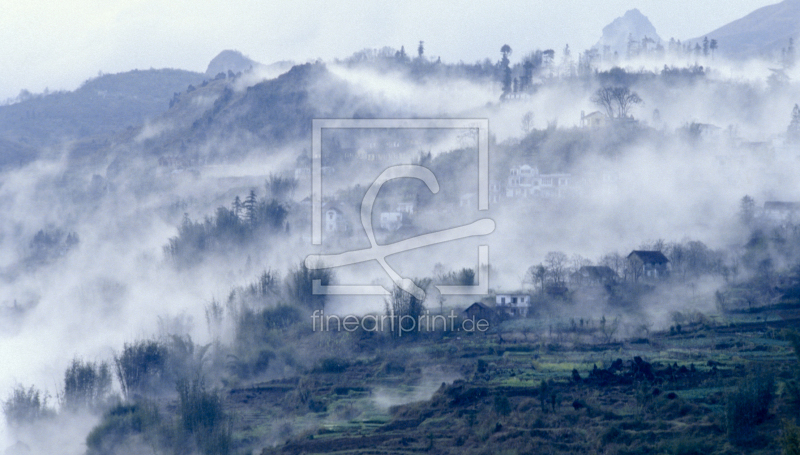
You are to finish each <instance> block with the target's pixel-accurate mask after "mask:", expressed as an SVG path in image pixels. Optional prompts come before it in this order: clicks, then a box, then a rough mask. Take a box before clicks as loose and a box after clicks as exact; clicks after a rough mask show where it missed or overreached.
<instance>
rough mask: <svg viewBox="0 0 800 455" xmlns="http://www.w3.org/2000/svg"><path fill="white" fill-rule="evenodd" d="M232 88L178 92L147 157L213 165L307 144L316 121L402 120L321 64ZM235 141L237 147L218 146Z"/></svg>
mask: <svg viewBox="0 0 800 455" xmlns="http://www.w3.org/2000/svg"><path fill="white" fill-rule="evenodd" d="M242 77H246V75H245V76H242ZM234 85H235V80H234V81H232V80H231V79H219V80H212V81H210V82H209V83H208V84H204V85H202V86H199V87H197V89H196V90H192V91H189V92H187V91H184V92H182V93H181V94H180V95H179V96H177V97H176V98H175V102H174V103H173V106H172V107H171V108H170V109H169V110H168V111H167V112H165V113H164V114H163V115H161V116H159V117H158V118H157V119H155V120H154V122H155V123H156V124H159V123H161V124H165V125H170V128H168V129H165V130H164V131H162V132H160V133H158V134H156V135H154V136H153V137H151V138H148V139H147V140H145V141H144V142H142V146H143V147H145V149H146V151H145V153H146V154H148V155H155V156H178V157H185V158H188V159H200V160H203V161H208V162H214V161H217V160H227V159H232V158H237V154H242V155H243V154H246V153H248V151H249V150H252V149H254V148H263V147H264V145H265V144H267V145H269V146H270V148H273V149H277V148H278V147H280V146H282V145H288V144H295V143H297V141H305V140H307V139H308V137H310V134H311V121H312V119H314V118H380V117H382V116H385V117H391V116H399V115H400V113H398V112H395V111H392V110H391V109H392V108H390V107H386V106H384V105H381V104H378V103H376V102H374V100H370V99H367V98H365V97H364V96H363V95H362V93H363V90H361V89H359V88H358V87H355V86H353V85H352V84H351V83H350V82H348V81H346V80H344V79H341V78H339V77H338V76H336V75H334V74H333V73H331V72H330V71H328V69H327V67H326V66H325V65H324V64H322V63H306V64H303V65H297V66H294V67H293V68H291V70H289V71H288V72H286V73H284V74H281V75H280V76H278V77H277V78H274V79H268V80H263V81H261V82H258V83H256V84H254V85H252V86H250V87H248V88H247V89H246V90H234V89H233V86H234ZM234 139H235V141H236V144H237V146H236V147H221V146H220V145H219V144H221V143H226V142H228V141H232V140H234ZM208 144H214V145H213V147H209V146H208ZM181 159H183V158H181Z"/></svg>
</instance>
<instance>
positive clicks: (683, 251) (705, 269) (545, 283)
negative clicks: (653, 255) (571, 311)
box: [524, 240, 739, 293]
mask: <svg viewBox="0 0 800 455" xmlns="http://www.w3.org/2000/svg"><path fill="white" fill-rule="evenodd" d="M638 249H639V250H646V251H659V252H661V253H662V254H664V256H666V257H667V259H669V261H670V267H671V274H670V276H671V278H672V279H673V280H679V281H682V282H686V281H687V280H690V279H695V278H698V277H700V276H703V275H718V276H723V277H725V278H726V279H727V278H734V277H735V276H736V275H737V274H738V273H739V263H738V262H737V261H736V260H734V259H732V258H731V257H730V255H728V254H726V253H725V252H724V251H723V250H714V249H711V248H709V247H708V246H706V245H705V244H704V243H703V242H700V241H697V240H685V241H683V242H670V243H667V242H665V241H663V240H657V241H655V242H651V243H645V244H642V245H640V246H639V248H638ZM591 265H595V263H594V262H593V261H591V260H589V259H587V258H584V257H583V256H581V255H578V254H575V255H572V256H568V255H567V254H566V253H563V252H561V251H551V252H549V253H547V254H546V255H545V258H544V262H542V263H540V264H537V265H533V266H531V267H530V268H528V270H527V272H526V274H525V278H524V283H526V284H528V285H531V286H533V287H534V288H536V289H538V290H539V292H540V293H545V292H551V293H555V292H557V291H559V290H560V291H562V292H563V291H564V290H565V288H566V286H567V284H568V283H569V280H570V276H571V275H572V274H573V273H576V272H578V271H579V270H580V269H581V267H584V266H591ZM596 265H599V266H607V267H608V268H610V269H611V270H612V271H613V272H614V273H615V274H616V275H617V277H618V278H619V280H624V281H633V280H634V278H635V277H636V276H638V275H637V272H636V270H634V269H635V267H636V265H635V264H632V263H631V262H630V261H628V259H627V258H626V257H625V256H622V255H621V254H619V253H616V252H615V253H608V254H605V255H603V256H602V257H601V258H600V259H599V260H598V261H597V263H596Z"/></svg>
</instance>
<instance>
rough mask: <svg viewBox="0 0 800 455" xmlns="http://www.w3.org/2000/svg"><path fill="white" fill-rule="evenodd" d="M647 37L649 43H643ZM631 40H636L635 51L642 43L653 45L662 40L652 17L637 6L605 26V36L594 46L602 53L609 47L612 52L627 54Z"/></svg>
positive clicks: (621, 54)
mask: <svg viewBox="0 0 800 455" xmlns="http://www.w3.org/2000/svg"><path fill="white" fill-rule="evenodd" d="M645 39H647V43H645V44H643V42H644V41H643V40H645ZM631 40H633V41H634V42H635V44H633V46H632V47H633V49H632V51H634V52H637V51H638V49H639V48H640V46H642V45H647V46H653V45H656V44H657V43H659V42H661V38H660V37H659V36H658V33H656V28H655V27H653V24H652V23H650V19H648V18H647V16H645V15H644V14H642V13H641V12H640V11H639V10H638V9H635V8H634V9H632V10H629V11H628V12H626V13H625V15H624V16H622V17H618V18H616V19H614V21H613V22H611V23H610V24H608V25H606V26H605V27H603V36H602V37H601V38H600V41H598V42H597V44H595V46H594V47H595V49H597V50H598V51H599V52H600V53H601V54H603V53H604V50H606V49H608V51H609V52H610V53H612V54H613V53H614V52H616V53H618V54H619V55H620V56H625V55H627V53H628V43H629V41H631Z"/></svg>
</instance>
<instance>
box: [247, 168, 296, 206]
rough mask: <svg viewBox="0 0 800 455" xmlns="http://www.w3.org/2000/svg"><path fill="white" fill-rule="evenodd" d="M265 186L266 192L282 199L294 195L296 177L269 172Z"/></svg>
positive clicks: (274, 197)
mask: <svg viewBox="0 0 800 455" xmlns="http://www.w3.org/2000/svg"><path fill="white" fill-rule="evenodd" d="M265 187H266V189H267V194H269V195H270V196H272V198H273V199H278V200H284V199H286V198H287V197H293V196H294V191H295V189H297V179H295V178H292V177H282V176H280V175H275V174H270V175H269V178H268V179H267V181H266V184H265ZM237 198H238V196H237ZM234 202H235V201H234Z"/></svg>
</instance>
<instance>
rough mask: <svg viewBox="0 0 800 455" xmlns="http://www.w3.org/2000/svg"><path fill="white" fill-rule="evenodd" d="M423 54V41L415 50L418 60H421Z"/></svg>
mask: <svg viewBox="0 0 800 455" xmlns="http://www.w3.org/2000/svg"><path fill="white" fill-rule="evenodd" d="M423 53H425V41H420V42H419V47H418V48H417V54H418V55H419V58H422V54H423Z"/></svg>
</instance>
